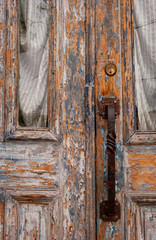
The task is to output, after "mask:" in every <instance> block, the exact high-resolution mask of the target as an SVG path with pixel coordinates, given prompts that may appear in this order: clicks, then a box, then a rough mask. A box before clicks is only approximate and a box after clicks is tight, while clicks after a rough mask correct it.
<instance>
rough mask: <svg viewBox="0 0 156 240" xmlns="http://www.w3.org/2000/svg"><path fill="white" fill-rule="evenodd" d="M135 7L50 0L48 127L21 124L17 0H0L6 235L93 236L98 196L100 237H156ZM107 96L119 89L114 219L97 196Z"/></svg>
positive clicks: (0, 205) (0, 206)
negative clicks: (103, 215) (138, 109)
mask: <svg viewBox="0 0 156 240" xmlns="http://www.w3.org/2000/svg"><path fill="white" fill-rule="evenodd" d="M132 4H133V1H130V0H126V1H123V0H121V4H120V1H119V0H111V1H108V0H104V1H103V0H99V1H94V0H74V1H71V0H58V1H55V0H53V1H50V24H49V33H50V34H49V39H50V52H49V129H47V130H43V129H42V130H41V129H40V130H37V129H34V130H33V131H32V130H31V129H26V130H24V129H19V128H17V125H16V123H17V80H18V54H17V50H18V17H19V13H18V1H11V0H7V1H4V0H1V1H0V139H1V141H2V142H1V143H0V189H1V192H0V239H4V238H5V239H24V238H26V239H35V238H36V239H45V240H46V239H69V240H70V239H77V240H79V239H87V240H91V239H93V240H94V239H96V211H95V194H96V197H97V209H96V210H97V239H107V240H110V239H114V240H120V239H126V240H127V239H128V240H132V239H136V240H145V239H146V240H151V239H152V238H154V237H155V236H154V237H153V232H154V229H155V226H156V221H155V212H156V209H155V206H156V196H155V195H154V191H155V188H156V184H155V182H156V181H155V166H156V165H155V161H156V157H155V155H156V151H155V146H154V144H155V133H152V132H151V133H139V132H136V133H134V130H135V129H136V127H135V122H136V120H135V107H134V101H135V99H134V59H133V5H132ZM120 21H121V22H120ZM120 23H121V24H120ZM5 56H6V58H5ZM109 62H114V63H115V64H116V65H117V74H116V75H114V76H113V77H108V76H106V74H105V71H104V67H105V65H106V64H107V63H109ZM121 70H122V79H121ZM101 96H106V97H110V96H116V97H117V98H118V99H119V100H120V106H121V111H120V116H118V117H117V118H116V135H117V139H116V141H117V149H116V197H117V199H118V200H119V202H120V204H121V219H120V220H119V221H118V222H116V223H114V222H109V223H104V222H103V221H102V220H101V219H100V218H99V203H100V202H101V201H102V200H106V199H107V155H106V136H107V126H108V124H107V121H106V120H103V119H102V118H101V117H99V114H98V109H97V99H100V97H101ZM122 100H123V101H122ZM95 110H96V111H95ZM122 110H123V112H122ZM122 114H123V118H124V122H122ZM95 115H96V116H95ZM95 121H96V124H95ZM95 126H96V128H95ZM4 130H5V131H4ZM133 133H134V134H133ZM131 135H133V136H132V137H131ZM95 137H96V149H95ZM130 137H131V138H130ZM4 139H5V140H6V142H3V140H4ZM128 139H129V140H128ZM10 140H11V141H10ZM32 140H33V141H32ZM127 140H128V141H127ZM123 141H124V142H126V143H125V144H127V145H125V146H124V157H123V155H122V151H123V145H122V143H123ZM95 152H96V163H95ZM123 162H124V168H123ZM95 170H96V182H95ZM124 180H125V182H124ZM124 184H125V187H124ZM95 186H96V188H95ZM4 223H5V224H4ZM152 240H153V239H152Z"/></svg>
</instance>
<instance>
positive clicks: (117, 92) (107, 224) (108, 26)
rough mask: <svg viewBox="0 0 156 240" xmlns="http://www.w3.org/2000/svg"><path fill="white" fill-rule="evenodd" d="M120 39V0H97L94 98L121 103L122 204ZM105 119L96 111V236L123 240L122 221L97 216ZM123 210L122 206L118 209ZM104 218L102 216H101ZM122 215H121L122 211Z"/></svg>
mask: <svg viewBox="0 0 156 240" xmlns="http://www.w3.org/2000/svg"><path fill="white" fill-rule="evenodd" d="M120 50H121V39H120V1H118V0H112V1H108V0H104V1H103V0H100V1H98V2H97V4H96V77H95V99H96V100H95V101H96V106H98V101H101V100H102V99H105V98H112V97H115V98H117V100H118V101H119V104H120V115H118V116H116V120H115V134H116V152H115V199H116V200H117V201H118V202H119V203H120V205H121V206H122V190H123V184H124V178H123V173H122V167H123V156H122V83H121V51H120ZM110 63H112V64H115V65H116V68H117V72H116V74H115V75H113V76H109V75H107V74H106V72H105V67H106V66H107V64H110ZM107 132H108V121H107V120H105V119H103V118H102V117H100V115H99V112H98V111H97V112H96V186H97V189H96V194H97V239H98V240H100V239H109V240H110V239H118V240H119V239H122V235H123V233H122V231H123V227H122V225H123V222H122V221H123V220H122V219H121V218H120V219H119V220H118V221H116V222H115V221H112V222H111V221H103V220H102V219H101V218H100V203H101V202H103V201H107V200H108V188H107V183H108V157H107V152H106V149H107ZM121 211H122V209H121ZM104 217H105V216H104ZM122 217H123V214H122Z"/></svg>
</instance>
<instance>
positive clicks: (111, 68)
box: [105, 63, 117, 76]
mask: <svg viewBox="0 0 156 240" xmlns="http://www.w3.org/2000/svg"><path fill="white" fill-rule="evenodd" d="M116 72H117V68H116V65H115V64H114V63H108V64H107V65H106V66H105V73H106V74H107V75H108V76H114V75H115V74H116Z"/></svg>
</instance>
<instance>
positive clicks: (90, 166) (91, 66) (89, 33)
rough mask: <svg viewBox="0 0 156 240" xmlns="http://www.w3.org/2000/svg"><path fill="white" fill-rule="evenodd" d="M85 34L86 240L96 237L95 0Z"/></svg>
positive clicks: (88, 2) (90, 2) (89, 0)
mask: <svg viewBox="0 0 156 240" xmlns="http://www.w3.org/2000/svg"><path fill="white" fill-rule="evenodd" d="M85 11H86V26H85V28H86V35H85V55H86V69H85V71H86V72H85V76H86V79H85V134H86V136H85V146H86V153H85V159H86V160H85V161H86V163H85V167H86V170H85V171H86V240H94V239H96V184H95V64H96V63H95V61H96V60H95V33H96V29H95V21H96V20H95V14H96V1H95V0H86V9H85Z"/></svg>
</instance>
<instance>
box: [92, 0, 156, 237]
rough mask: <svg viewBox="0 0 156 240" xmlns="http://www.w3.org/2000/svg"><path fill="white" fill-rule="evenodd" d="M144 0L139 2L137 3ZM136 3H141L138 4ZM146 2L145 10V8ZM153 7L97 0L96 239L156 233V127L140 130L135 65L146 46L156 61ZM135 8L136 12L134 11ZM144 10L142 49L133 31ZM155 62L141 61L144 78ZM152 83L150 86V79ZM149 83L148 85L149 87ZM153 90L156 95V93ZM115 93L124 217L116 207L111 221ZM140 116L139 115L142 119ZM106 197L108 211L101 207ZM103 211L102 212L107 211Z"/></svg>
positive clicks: (119, 191) (117, 187)
mask: <svg viewBox="0 0 156 240" xmlns="http://www.w3.org/2000/svg"><path fill="white" fill-rule="evenodd" d="M139 3H140V6H138V5H139ZM134 4H135V5H134ZM137 4H138V5H137ZM136 5H137V6H136ZM134 6H135V7H137V9H134ZM152 6H153V7H152ZM143 8H144V10H145V11H144V12H143V11H142V10H143ZM149 11H151V12H149ZM154 11H155V4H154V1H135V0H133V1H130V0H126V1H125V0H123V1H118V0H117V1H116V0H112V1H107V0H104V1H103V0H100V1H96V24H95V26H96V34H95V36H96V44H95V45H96V74H95V102H96V106H97V108H96V199H97V239H109V240H110V239H114V240H115V239H125V240H134V239H135V240H149V239H152V240H153V239H156V212H155V211H156V205H155V204H156V194H155V189H156V178H155V171H156V146H155V140H156V133H155V131H154V130H151V129H147V130H140V129H141V128H140V126H139V125H138V116H137V115H139V112H138V114H137V108H138V109H139V105H138V103H137V91H138V89H137V88H136V82H137V75H138V72H137V71H138V70H137V68H136V65H135V64H138V62H136V58H135V54H136V53H135V51H137V50H138V51H143V55H145V54H146V56H145V57H144V59H146V57H147V58H148V54H149V53H150V51H151V55H150V56H152V57H151V59H152V61H153V63H154V61H155V60H154V59H155V57H154V56H155V55H154V54H155V53H154V51H155V50H154V49H155V47H154V43H153V45H152V46H153V47H152V49H151V50H150V41H151V38H153V37H154V36H155V35H154V31H153V30H152V29H153V28H152V27H151V24H154V20H153V19H154V18H153V12H154ZM136 13H137V15H135V14H136ZM139 14H140V15H141V16H140V20H143V22H144V24H143V26H144V28H145V29H146V35H141V33H140V32H139V33H138V35H137V36H139V37H140V36H141V37H142V39H143V41H144V42H146V46H145V45H143V46H144V47H142V46H141V47H140V48H139V47H138V46H139V45H137V47H138V49H137V47H136V46H135V44H136V40H137V39H136V35H135V36H134V33H135V34H136V31H141V30H140V28H141V27H142V25H141V23H140V22H141V21H140V22H139V23H140V25H137V24H136V22H134V20H135V21H136V19H134V15H135V18H137V19H138V16H139ZM148 14H149V15H148ZM147 15H148V16H150V21H144V19H145V20H147ZM137 29H139V30H137ZM139 34H140V35H139ZM150 34H151V35H150ZM147 35H148V36H147ZM143 36H144V37H143ZM146 38H148V41H145V39H146ZM143 48H144V49H143ZM142 49H143V50H142ZM147 49H148V50H147ZM146 50H147V51H146ZM144 51H145V52H144ZM138 54H141V53H138ZM144 62H147V61H144ZM110 63H111V64H115V65H116V69H117V72H116V74H112V75H111V76H109V74H107V73H106V67H107V66H108V64H110ZM153 63H151V65H152V64H153ZM151 65H150V64H149V62H148V63H147V64H145V65H144V68H143V67H142V65H140V66H139V67H140V69H141V70H140V72H141V73H142V74H143V78H144V80H145V79H146V78H147V71H145V68H146V69H147V68H148V69H147V70H150V71H149V72H150V74H151V75H150V74H149V76H152V70H151V69H152V68H151ZM153 71H154V70H153ZM148 88H150V84H149V85H148ZM148 88H147V90H146V91H148ZM140 89H141V84H140V86H139V90H140ZM154 89H155V88H154V87H153V89H152V90H151V92H150V95H152V94H154V93H153V92H154ZM154 96H155V99H156V95H154ZM113 97H116V99H117V100H119V103H120V113H117V115H116V117H115V133H116V139H115V137H114V139H115V141H114V139H113V138H112V142H111V143H112V144H113V145H112V146H111V147H112V149H113V148H114V142H116V150H115V199H116V200H117V202H116V203H117V204H119V205H120V219H118V217H119V215H118V213H117V212H114V219H113V220H112V221H111V220H110V219H112V218H113V217H112V215H113V214H112V212H111V211H110V215H109V216H108V215H107V214H108V212H107V211H105V209H106V205H107V202H106V200H108V199H109V192H108V188H109V184H110V182H109V177H108V168H109V167H108V165H109V163H108V161H109V160H110V159H109V153H108V151H109V150H107V149H108V147H109V146H108V145H107V144H108V137H107V134H108V127H109V124H110V123H109V121H108V119H107V117H108V116H107V117H106V116H105V114H106V113H105V112H104V111H105V110H106V109H105V108H104V104H105V100H106V98H111V99H113ZM115 101H116V100H115ZM144 101H145V98H143V99H142V108H143V107H144V104H145V103H144ZM99 103H100V109H99ZM101 106H102V107H101ZM101 108H103V110H101ZM141 110H142V109H141ZM141 110H138V111H141ZM102 111H103V112H102ZM107 111H108V109H107ZM107 114H108V113H107ZM109 120H111V119H109ZM141 120H142V119H139V121H141ZM142 129H143V128H142ZM113 141H114V142H113ZM109 144H110V142H109ZM111 177H112V176H111ZM112 178H113V177H112ZM102 203H103V206H102V207H103V209H104V211H102V210H101V204H102ZM109 207H110V206H109ZM101 212H102V213H103V215H102V216H101ZM115 218H116V219H115Z"/></svg>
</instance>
